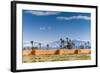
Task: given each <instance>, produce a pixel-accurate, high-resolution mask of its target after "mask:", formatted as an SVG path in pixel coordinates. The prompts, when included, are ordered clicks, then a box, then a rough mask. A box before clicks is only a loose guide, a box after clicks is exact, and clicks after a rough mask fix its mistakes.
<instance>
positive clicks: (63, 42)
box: [62, 40, 65, 48]
mask: <svg viewBox="0 0 100 73" xmlns="http://www.w3.org/2000/svg"><path fill="white" fill-rule="evenodd" d="M64 45H65V41H64V40H62V48H64Z"/></svg>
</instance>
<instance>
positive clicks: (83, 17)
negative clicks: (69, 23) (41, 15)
mask: <svg viewBox="0 0 100 73" xmlns="http://www.w3.org/2000/svg"><path fill="white" fill-rule="evenodd" d="M57 19H60V20H72V19H83V20H90V19H91V18H90V17H89V16H82V15H78V16H70V17H64V16H59V17H57Z"/></svg>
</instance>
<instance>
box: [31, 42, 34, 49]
mask: <svg viewBox="0 0 100 73" xmlns="http://www.w3.org/2000/svg"><path fill="white" fill-rule="evenodd" d="M30 43H31V45H32V47H31V48H32V50H33V48H34V47H33V43H34V41H31V42H30Z"/></svg>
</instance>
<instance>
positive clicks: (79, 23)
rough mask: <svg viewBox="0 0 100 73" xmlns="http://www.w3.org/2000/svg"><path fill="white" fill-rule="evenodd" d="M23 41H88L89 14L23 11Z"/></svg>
mask: <svg viewBox="0 0 100 73" xmlns="http://www.w3.org/2000/svg"><path fill="white" fill-rule="evenodd" d="M22 15H23V16H22V24H23V41H24V42H25V41H31V40H33V41H35V42H40V43H46V44H47V43H49V42H52V41H57V40H59V39H60V38H63V39H65V38H66V37H69V38H71V39H74V40H88V41H90V30H91V29H90V28H91V26H90V25H91V23H90V22H91V20H90V17H91V14H90V13H76V12H51V11H35V10H23V14H22Z"/></svg>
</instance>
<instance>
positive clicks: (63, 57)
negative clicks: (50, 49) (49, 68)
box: [23, 54, 91, 63]
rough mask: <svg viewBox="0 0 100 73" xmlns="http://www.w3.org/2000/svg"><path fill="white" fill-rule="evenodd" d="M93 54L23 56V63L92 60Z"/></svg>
mask: <svg viewBox="0 0 100 73" xmlns="http://www.w3.org/2000/svg"><path fill="white" fill-rule="evenodd" d="M90 59H91V54H65V55H41V56H36V55H30V56H24V55H23V63H31V62H50V61H51V62H53V61H69V60H90Z"/></svg>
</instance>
